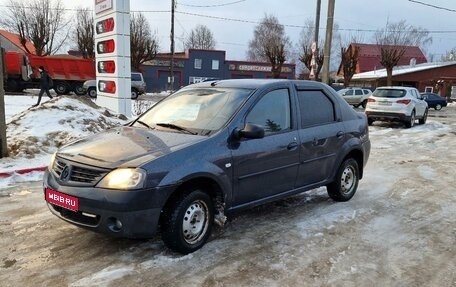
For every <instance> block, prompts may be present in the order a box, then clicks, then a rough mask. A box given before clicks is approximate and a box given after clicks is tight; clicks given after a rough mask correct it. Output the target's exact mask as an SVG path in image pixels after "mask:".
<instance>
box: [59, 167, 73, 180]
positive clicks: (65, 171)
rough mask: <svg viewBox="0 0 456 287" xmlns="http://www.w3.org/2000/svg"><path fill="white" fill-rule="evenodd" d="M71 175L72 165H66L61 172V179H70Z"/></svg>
mask: <svg viewBox="0 0 456 287" xmlns="http://www.w3.org/2000/svg"><path fill="white" fill-rule="evenodd" d="M70 175H71V167H70V166H68V165H67V166H65V168H64V169H63V170H62V173H61V174H60V180H61V181H68V180H69V179H70Z"/></svg>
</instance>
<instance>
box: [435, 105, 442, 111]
mask: <svg viewBox="0 0 456 287" xmlns="http://www.w3.org/2000/svg"><path fill="white" fill-rule="evenodd" d="M434 109H435V110H436V111H440V110H441V109H442V105H441V104H437V105H435V107H434Z"/></svg>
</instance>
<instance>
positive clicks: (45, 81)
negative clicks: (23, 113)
mask: <svg viewBox="0 0 456 287" xmlns="http://www.w3.org/2000/svg"><path fill="white" fill-rule="evenodd" d="M38 71H39V72H40V74H41V78H40V93H39V94H38V102H37V103H36V105H33V106H32V107H37V106H38V105H39V104H40V102H41V97H42V96H43V94H44V93H45V92H46V95H47V96H48V97H49V98H50V99H52V96H51V94H50V93H49V88H50V82H51V77H49V74H48V73H47V72H46V70H45V69H44V67H43V66H39V67H38Z"/></svg>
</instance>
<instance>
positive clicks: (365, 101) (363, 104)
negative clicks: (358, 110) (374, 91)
mask: <svg viewBox="0 0 456 287" xmlns="http://www.w3.org/2000/svg"><path fill="white" fill-rule="evenodd" d="M366 105H367V100H364V101H363V102H362V103H361V106H363V109H365V108H366Z"/></svg>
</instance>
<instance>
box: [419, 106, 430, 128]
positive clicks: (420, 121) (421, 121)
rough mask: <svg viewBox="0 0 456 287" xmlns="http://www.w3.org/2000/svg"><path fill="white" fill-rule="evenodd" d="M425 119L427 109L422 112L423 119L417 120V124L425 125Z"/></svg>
mask: <svg viewBox="0 0 456 287" xmlns="http://www.w3.org/2000/svg"><path fill="white" fill-rule="evenodd" d="M427 117H428V109H426V110H425V111H424V115H423V117H422V118H421V119H419V121H418V122H419V123H420V125H424V124H425V123H426V120H427Z"/></svg>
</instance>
